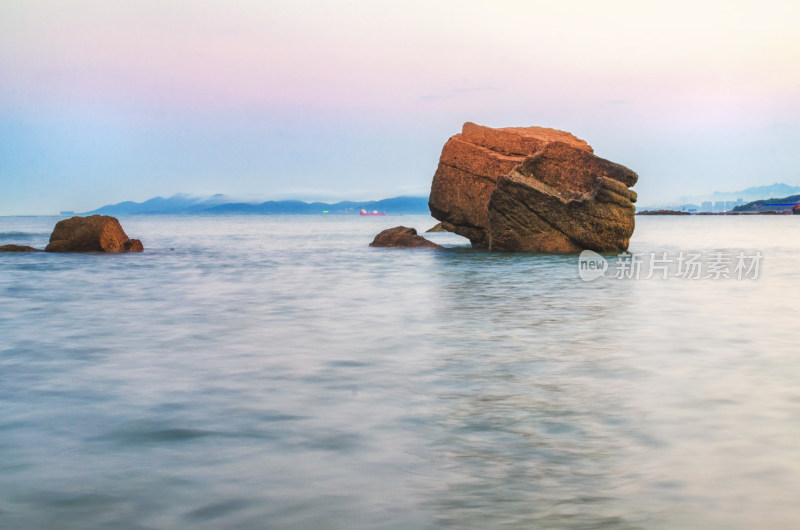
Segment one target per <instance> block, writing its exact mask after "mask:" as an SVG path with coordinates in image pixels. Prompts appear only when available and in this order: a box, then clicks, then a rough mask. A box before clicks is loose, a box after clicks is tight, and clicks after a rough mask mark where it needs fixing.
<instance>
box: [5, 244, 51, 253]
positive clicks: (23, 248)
mask: <svg viewBox="0 0 800 530" xmlns="http://www.w3.org/2000/svg"><path fill="white" fill-rule="evenodd" d="M0 252H41V250H39V249H38V248H33V247H28V246H25V245H0Z"/></svg>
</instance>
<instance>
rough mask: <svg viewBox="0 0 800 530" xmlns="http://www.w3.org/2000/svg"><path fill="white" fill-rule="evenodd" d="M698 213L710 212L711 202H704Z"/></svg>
mask: <svg viewBox="0 0 800 530" xmlns="http://www.w3.org/2000/svg"><path fill="white" fill-rule="evenodd" d="M700 211H701V212H710V211H711V201H704V202H703V203H702V204H701V205H700Z"/></svg>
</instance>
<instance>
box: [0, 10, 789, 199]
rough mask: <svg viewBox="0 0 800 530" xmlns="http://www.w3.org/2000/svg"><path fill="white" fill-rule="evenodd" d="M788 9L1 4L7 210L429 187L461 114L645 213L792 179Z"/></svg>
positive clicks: (0, 123) (361, 195)
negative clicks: (525, 136) (606, 173)
mask: <svg viewBox="0 0 800 530" xmlns="http://www.w3.org/2000/svg"><path fill="white" fill-rule="evenodd" d="M798 20H800V2H797V1H796V0H791V1H790V0H786V1H784V0H761V1H759V2H753V1H750V0H748V1H737V0H727V1H703V0H699V1H698V0H694V1H683V0H677V1H673V2H649V1H646V0H630V1H629V0H609V1H605V2H598V1H586V2H580V1H578V2H569V1H564V2H554V1H552V0H548V1H535V0H534V1H503V0H496V1H493V2H488V1H471V0H457V1H450V0H446V1H440V2H436V1H434V0H426V1H417V0H404V1H403V2H399V1H398V2H388V1H381V0H350V1H346V0H332V1H324V0H318V1H307V0H292V1H269V0H260V1H255V0H228V1H226V2H221V1H216V2H215V1H209V0H185V1H179V0H135V1H129V0H116V1H114V2H105V1H100V0H97V1H86V0H83V1H81V0H25V1H4V2H2V3H0V215H12V214H40V213H41V214H44V213H57V212H58V211H59V210H75V211H86V210H89V209H93V208H96V207H98V206H101V205H103V204H107V203H112V202H119V201H123V200H137V201H139V200H145V199H148V198H150V197H153V196H156V195H161V196H168V195H172V194H174V193H178V192H188V193H193V194H212V193H225V194H231V195H235V196H238V197H258V198H264V199H266V198H298V199H305V200H311V199H323V200H336V199H343V198H351V199H367V198H384V197H390V196H396V195H403V194H406V195H408V194H411V195H427V193H428V191H429V189H430V182H431V178H432V176H433V173H434V171H435V169H436V164H437V160H438V157H439V154H440V152H441V148H442V145H443V144H444V142H445V141H446V140H447V138H448V137H449V136H451V135H452V134H454V133H456V132H458V131H460V129H461V125H462V124H463V122H465V121H473V122H476V123H480V124H483V125H489V126H495V127H502V126H528V125H540V126H546V127H554V128H558V129H564V130H568V131H570V132H572V133H574V134H575V135H577V136H579V137H581V138H583V139H585V140H587V141H588V142H589V143H590V144H591V145H592V146H593V147H594V148H595V152H596V153H597V154H598V155H599V156H602V157H604V158H608V159H610V160H613V161H615V162H619V163H622V164H624V165H627V166H628V167H630V168H632V169H634V170H635V171H637V172H638V173H639V177H640V180H639V184H638V185H637V186H636V190H637V191H638V192H639V196H640V204H648V203H650V204H652V203H656V202H658V201H663V200H668V199H672V198H675V197H679V196H681V195H688V194H695V193H697V194H701V193H707V192H711V191H714V190H731V191H732V190H736V189H742V188H745V187H748V186H754V185H762V184H771V183H773V182H776V181H783V182H786V183H788V184H795V185H800V169H798V166H800V148H798V146H800V38H798V30H797V22H798Z"/></svg>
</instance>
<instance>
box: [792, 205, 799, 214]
mask: <svg viewBox="0 0 800 530" xmlns="http://www.w3.org/2000/svg"><path fill="white" fill-rule="evenodd" d="M792 213H793V214H795V215H800V204H795V205H794V206H792Z"/></svg>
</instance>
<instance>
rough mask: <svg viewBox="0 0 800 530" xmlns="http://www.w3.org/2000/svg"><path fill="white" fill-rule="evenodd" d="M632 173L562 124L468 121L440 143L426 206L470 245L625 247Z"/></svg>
mask: <svg viewBox="0 0 800 530" xmlns="http://www.w3.org/2000/svg"><path fill="white" fill-rule="evenodd" d="M637 178H638V177H637V175H636V173H634V172H633V171H631V170H630V169H628V168H626V167H624V166H621V165H619V164H615V163H613V162H610V161H608V160H604V159H602V158H599V157H597V156H595V155H594V154H593V150H592V148H591V147H590V146H589V145H588V144H587V143H586V142H585V141H583V140H581V139H579V138H576V137H575V136H573V135H572V134H570V133H567V132H564V131H557V130H555V129H545V128H542V127H509V128H503V129H492V128H489V127H481V126H479V125H475V124H473V123H465V124H464V128H463V130H462V132H461V133H460V134H456V135H455V136H453V137H452V138H450V139H449V140H448V141H447V143H446V144H445V146H444V148H443V149H442V155H441V158H440V160H439V167H438V168H437V170H436V174H435V175H434V177H433V184H432V185H431V195H430V199H429V206H430V209H431V214H432V215H433V217H435V218H436V219H438V220H439V221H442V224H444V225H445V226H447V228H448V230H450V231H452V232H455V233H456V234H459V235H462V236H464V237H467V238H468V239H469V240H470V242H471V243H472V246H473V247H474V248H490V249H492V250H503V251H515V250H521V251H538V252H578V251H580V250H582V249H592V250H596V251H614V250H625V249H626V248H627V246H628V242H629V240H630V237H631V234H632V233H633V227H634V214H635V209H634V207H633V202H635V200H636V194H635V193H634V192H632V191H630V190H628V187H630V186H633V185H634V184H635V183H636V180H637ZM587 231H588V232H587Z"/></svg>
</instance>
